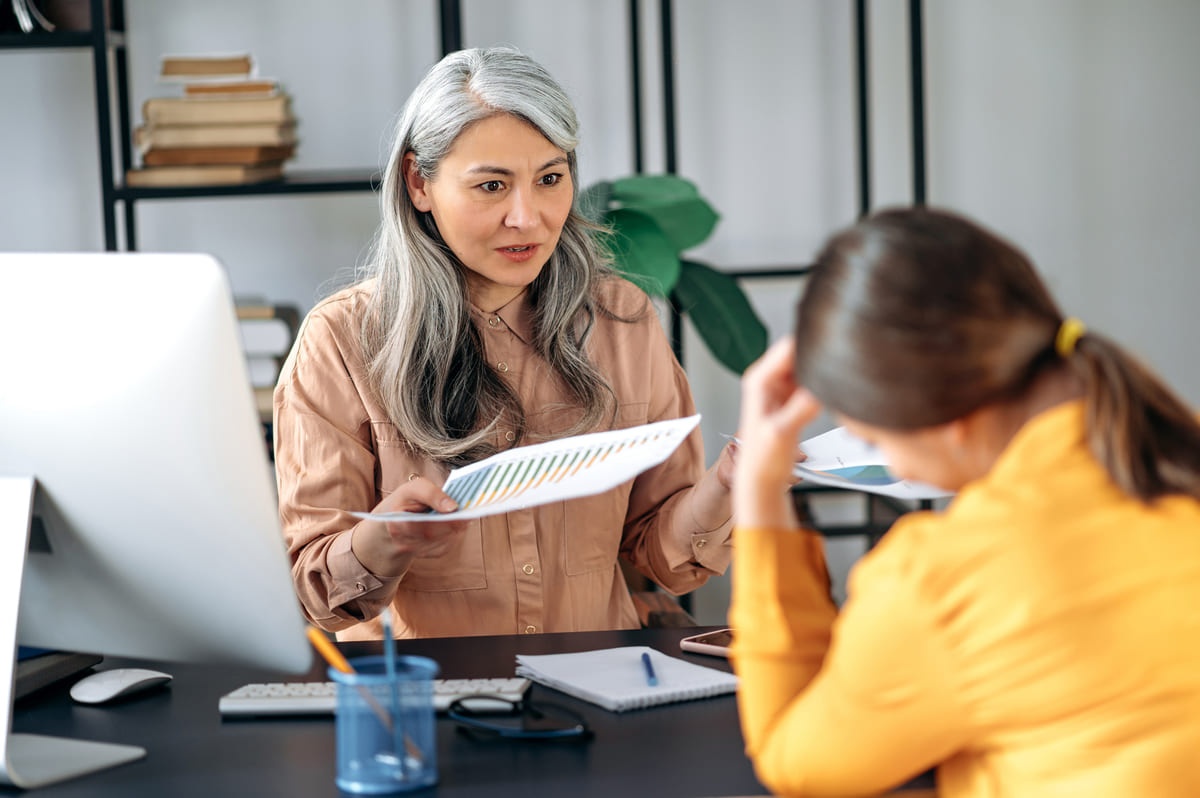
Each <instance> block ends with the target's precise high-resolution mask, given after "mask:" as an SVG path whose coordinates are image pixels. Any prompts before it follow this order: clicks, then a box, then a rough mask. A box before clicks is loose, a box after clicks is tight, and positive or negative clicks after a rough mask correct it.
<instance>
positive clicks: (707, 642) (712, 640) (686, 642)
mask: <svg viewBox="0 0 1200 798" xmlns="http://www.w3.org/2000/svg"><path fill="white" fill-rule="evenodd" d="M732 643H733V630H732V629H718V630H717V631H715V632H704V633H702V634H698V635H692V636H691V637H685V638H683V639H682V640H680V641H679V647H680V648H682V649H683V650H684V651H690V652H692V653H693V654H709V655H711V656H714V657H728V656H729V646H730V645H731V644H732Z"/></svg>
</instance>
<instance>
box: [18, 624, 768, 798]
mask: <svg viewBox="0 0 1200 798" xmlns="http://www.w3.org/2000/svg"><path fill="white" fill-rule="evenodd" d="M697 631H699V630H698V629H694V628H693V629H642V630H635V631H628V632H595V633H591V632H589V633H577V634H555V635H530V636H518V635H513V636H501V637H477V638H439V639H430V640H413V641H399V643H398V645H397V649H398V650H399V652H400V653H405V654H422V655H425V656H429V657H432V658H433V659H435V660H437V661H438V663H440V665H441V668H442V674H441V675H443V676H446V677H473V676H495V675H510V674H511V673H512V671H513V667H514V658H515V656H516V654H518V653H526V654H541V653H557V652H564V651H578V650H585V649H590V648H603V647H608V646H620V645H650V646H653V647H655V648H657V649H659V650H661V651H664V652H666V653H669V654H672V655H677V656H684V657H685V658H686V659H691V660H693V661H695V662H701V663H704V664H706V665H710V666H714V667H718V668H722V669H726V670H727V669H728V665H727V663H726V662H725V661H724V660H722V659H718V658H714V657H705V656H691V655H683V654H682V652H681V651H680V650H679V639H680V638H681V637H683V636H685V635H687V634H694V633H696V632H697ZM343 650H344V651H345V652H346V654H347V655H348V656H357V655H361V654H368V653H370V654H376V653H379V650H380V646H379V644H378V643H374V644H368V643H354V644H348V645H345V646H343ZM121 664H127V663H125V662H122V661H118V660H113V659H109V660H107V661H106V662H105V663H104V664H103V665H101V666H100V667H101V668H108V667H115V666H117V665H121ZM138 664H142V663H138ZM152 667H157V668H160V669H162V670H166V671H168V672H169V673H172V674H173V675H174V676H175V679H174V681H173V682H172V683H171V686H170V688H169V689H168V690H165V691H162V692H158V693H154V694H145V695H142V696H141V697H135V698H133V699H131V700H129V701H127V702H125V703H122V704H116V705H111V706H108V707H88V706H82V705H79V704H74V703H73V702H72V701H71V699H70V698H69V697H68V696H67V694H66V689H65V687H63V688H62V689H58V688H55V689H54V690H53V691H52V692H50V693H49V694H42V695H35V696H32V697H31V699H30V700H24V701H21V702H18V704H17V707H16V709H17V711H16V714H15V718H14V723H13V726H14V729H13V730H14V731H17V732H29V733H39V734H50V735H58V736H70V737H79V738H83V739H93V740H102V741H109V742H117V743H128V744H133V745H141V746H144V747H145V748H146V749H147V751H148V752H149V753H148V754H147V756H146V758H145V759H143V760H141V761H139V762H134V763H132V764H128V765H123V766H120V767H117V768H113V769H111V770H107V771H103V772H100V773H95V774H92V775H89V776H84V777H82V778H80V779H76V780H74V781H67V782H63V783H61V784H56V785H52V786H49V787H45V788H42V789H39V790H36V791H33V792H31V793H29V795H30V796H33V795H36V796H37V798H64V797H66V796H72V797H74V796H88V798H103V796H121V798H138V797H139V796H154V798H189V797H190V796H204V798H238V797H239V796H289V797H294V798H304V796H318V795H319V796H329V795H337V794H338V789H337V788H336V787H335V785H334V780H333V779H334V730H333V721H332V718H286V719H254V720H222V718H221V716H220V715H219V713H218V712H217V699H218V698H219V697H220V696H221V695H223V694H224V693H226V692H228V691H230V690H232V689H234V688H235V687H238V686H239V685H242V684H245V683H248V682H255V681H278V680H282V679H284V678H285V677H282V676H279V675H277V674H272V673H269V672H261V671H255V670H252V669H245V668H223V667H202V666H194V665H186V666H185V665H152ZM309 678H311V679H321V680H324V679H325V678H326V677H325V675H324V672H323V669H321V668H320V667H314V669H313V671H312V673H311V674H310V677H309ZM531 689H532V690H533V691H534V694H535V695H540V696H541V697H543V698H546V697H550V696H551V695H552V696H553V698H554V700H556V701H560V702H561V703H564V704H569V705H571V706H573V707H575V708H576V709H578V710H579V711H580V712H581V713H582V714H583V715H584V716H585V717H586V718H587V720H588V722H589V724H591V726H592V728H593V729H594V730H595V732H596V736H595V739H593V740H592V741H591V742H589V743H585V744H577V743H576V744H572V743H536V742H527V741H524V742H523V741H514V742H508V741H477V740H472V739H470V738H468V737H466V736H464V735H462V734H458V733H456V732H455V726H454V724H453V722H451V721H449V720H447V719H445V718H439V720H438V766H439V767H438V770H439V778H440V782H439V784H438V786H437V787H436V788H433V789H430V790H425V791H422V792H417V793H409V794H410V795H415V796H438V797H439V798H460V797H461V798H466V796H488V797H489V798H496V797H497V796H499V797H501V798H503V796H521V798H536V797H537V796H555V797H556V798H557V797H558V796H568V798H587V796H605V798H612V797H613V796H622V798H638V796H654V797H655V798H671V796H689V797H690V798H696V796H722V795H756V794H763V793H764V792H765V790H764V789H763V787H762V786H761V785H760V784H759V783H758V781H757V780H756V779H755V778H754V773H753V771H752V769H751V766H750V763H749V761H748V760H747V759H746V757H745V755H744V753H743V751H742V736H741V731H740V729H739V726H738V718H737V705H736V702H735V699H734V697H733V696H731V695H730V696H721V697H718V698H712V699H705V700H700V701H693V702H687V703H681V704H673V705H669V706H663V707H655V708H650V709H644V710H638V711H634V712H628V713H623V714H615V713H610V712H606V711H605V710H603V709H600V708H599V707H596V706H593V705H591V704H586V703H583V702H578V701H575V700H574V699H571V698H569V697H567V696H563V695H562V694H560V693H557V692H556V691H551V690H548V689H546V688H543V687H541V686H539V685H534V686H533V687H532V688H531ZM3 792H4V791H3V790H2V789H0V793H3ZM14 792H15V791H14Z"/></svg>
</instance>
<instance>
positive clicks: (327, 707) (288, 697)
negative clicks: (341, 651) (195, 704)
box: [217, 676, 529, 715]
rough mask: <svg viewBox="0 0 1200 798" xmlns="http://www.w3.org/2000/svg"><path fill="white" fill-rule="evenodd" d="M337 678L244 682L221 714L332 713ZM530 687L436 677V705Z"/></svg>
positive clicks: (225, 700)
mask: <svg viewBox="0 0 1200 798" xmlns="http://www.w3.org/2000/svg"><path fill="white" fill-rule="evenodd" d="M336 687H337V685H336V683H334V682H266V683H261V684H244V685H242V686H241V687H239V688H237V689H236V690H234V691H232V692H230V693H226V694H225V695H223V696H221V700H220V701H219V702H218V704H217V706H218V708H219V709H220V712H221V714H222V715H325V714H328V715H332V714H333V710H334V705H335V704H336V703H337V693H336ZM528 689H529V680H528V679H523V678H521V677H519V676H510V677H500V678H495V679H434V680H433V707H434V709H435V710H437V711H438V712H445V711H446V707H448V706H450V704H452V703H453V702H454V701H455V700H457V699H460V698H464V699H465V698H470V697H471V696H496V697H497V698H502V699H505V701H520V700H521V699H522V698H524V696H525V691H526V690H528ZM470 706H471V708H472V709H474V710H476V711H481V710H487V709H495V710H504V709H507V708H508V706H509V705H508V704H505V703H498V702H495V701H493V702H490V703H488V702H486V699H482V698H481V699H480V700H479V701H476V702H472V703H471V705H470Z"/></svg>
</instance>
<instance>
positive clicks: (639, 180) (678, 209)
mask: <svg viewBox="0 0 1200 798" xmlns="http://www.w3.org/2000/svg"><path fill="white" fill-rule="evenodd" d="M608 201H609V204H610V206H612V205H615V206H616V207H617V208H625V209H628V210H638V211H642V212H643V213H645V214H647V215H648V216H650V217H651V218H652V219H654V221H655V223H657V224H658V226H659V227H661V228H662V231H663V233H665V234H666V236H667V238H669V239H670V240H671V245H672V246H674V247H675V251H676V252H677V253H678V252H683V251H685V250H687V249H690V248H692V247H694V246H696V245H697V244H700V243H701V242H703V241H704V240H705V239H706V238H708V237H709V236H710V235H712V231H713V229H714V228H715V227H716V226H717V220H718V219H720V216H719V215H718V214H717V212H716V211H715V210H713V208H712V206H711V205H709V204H708V201H707V200H705V199H704V198H703V197H701V196H700V192H699V191H697V189H696V186H695V185H694V184H692V183H691V182H689V181H687V180H685V179H683V178H681V177H677V176H675V175H635V176H633V177H625V178H621V179H620V180H615V181H613V182H612V183H611V184H610V193H609V196H608ZM610 215H611V211H610Z"/></svg>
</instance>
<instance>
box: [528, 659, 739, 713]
mask: <svg viewBox="0 0 1200 798" xmlns="http://www.w3.org/2000/svg"><path fill="white" fill-rule="evenodd" d="M643 653H645V654H648V655H649V657H650V662H651V664H652V665H653V667H654V673H655V676H656V677H657V679H658V684H657V685H654V686H652V685H650V684H647V679H646V670H645V667H644V666H643V664H642V654H643ZM516 673H517V675H518V676H525V677H527V678H529V679H532V680H533V681H535V682H538V683H539V684H544V685H546V686H547V687H553V688H554V689H556V690H561V691H562V692H564V693H567V694H569V695H573V696H575V697H576V698H579V699H582V700H584V701H590V702H591V703H593V704H597V705H599V706H602V707H604V708H605V709H608V710H611V711H613V712H623V711H625V710H627V709H640V708H642V707H650V706H656V705H658V704H669V703H672V702H675V701H690V700H692V699H696V698H707V697H709V696H715V695H722V694H725V693H732V692H734V691H735V690H736V689H737V676H735V675H733V674H732V673H726V672H725V671H720V670H717V669H715V668H708V667H705V666H703V665H696V664H695V663H692V662H688V661H686V660H682V659H679V658H678V657H672V656H669V655H667V654H664V653H662V652H661V651H656V650H655V649H653V648H649V647H648V646H621V647H618V648H604V649H598V650H595V651H580V652H575V653H572V654H536V655H533V654H518V655H517V669H516Z"/></svg>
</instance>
